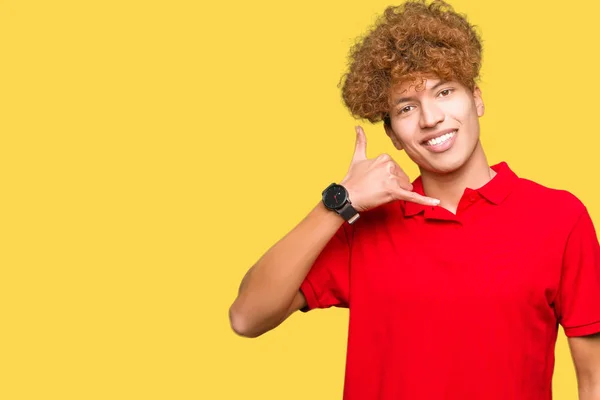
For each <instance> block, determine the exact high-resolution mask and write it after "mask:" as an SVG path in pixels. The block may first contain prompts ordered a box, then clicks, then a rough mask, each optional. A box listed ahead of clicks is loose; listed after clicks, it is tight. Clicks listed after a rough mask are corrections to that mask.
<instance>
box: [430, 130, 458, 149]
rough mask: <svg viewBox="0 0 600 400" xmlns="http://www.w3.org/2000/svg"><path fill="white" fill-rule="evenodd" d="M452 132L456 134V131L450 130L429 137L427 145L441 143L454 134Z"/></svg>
mask: <svg viewBox="0 0 600 400" xmlns="http://www.w3.org/2000/svg"><path fill="white" fill-rule="evenodd" d="M454 134H456V131H452V132H449V133H446V134H444V135H442V136H439V137H436V138H433V139H429V140H428V141H427V142H426V143H427V144H428V145H429V146H436V145H438V144H442V143H444V142H445V141H446V140H448V139H450V138H452V136H454Z"/></svg>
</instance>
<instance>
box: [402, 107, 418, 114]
mask: <svg viewBox="0 0 600 400" xmlns="http://www.w3.org/2000/svg"><path fill="white" fill-rule="evenodd" d="M414 107H415V106H405V107H402V108H401V109H399V110H398V114H405V113H407V112H409V111H410V110H412V109H413V108H414Z"/></svg>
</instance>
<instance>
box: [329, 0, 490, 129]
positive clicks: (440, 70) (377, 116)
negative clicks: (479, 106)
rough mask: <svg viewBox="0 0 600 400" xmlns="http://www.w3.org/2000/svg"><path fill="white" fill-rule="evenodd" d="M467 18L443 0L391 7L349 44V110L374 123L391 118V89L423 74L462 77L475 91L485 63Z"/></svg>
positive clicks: (345, 93) (411, 0) (345, 85)
mask: <svg viewBox="0 0 600 400" xmlns="http://www.w3.org/2000/svg"><path fill="white" fill-rule="evenodd" d="M475 28H476V27H475V26H474V25H471V24H470V23H469V22H468V21H467V19H466V17H465V16H464V15H462V14H458V13H456V12H455V11H454V9H453V8H452V6H451V5H450V4H448V3H446V2H444V1H442V0H434V1H433V2H432V3H431V4H430V5H427V4H426V2H425V0H408V1H407V2H405V3H404V4H402V5H401V6H397V7H388V8H387V9H386V10H385V11H384V13H383V14H382V15H381V16H380V17H379V18H378V20H377V21H376V24H375V26H374V28H372V29H371V31H370V32H368V33H367V34H366V36H364V37H363V38H359V40H358V41H357V42H356V44H355V45H354V46H352V48H351V49H350V55H349V68H348V71H347V72H346V73H345V74H344V75H343V77H342V80H341V81H340V85H341V86H342V98H343V101H344V103H345V104H346V106H347V107H348V109H349V110H350V113H351V114H352V115H353V116H354V117H356V118H361V119H367V120H369V121H370V122H372V123H375V122H379V121H381V120H384V119H386V118H387V114H388V112H389V109H390V106H391V104H390V100H391V99H390V93H391V91H390V89H391V88H393V87H394V86H396V85H398V84H401V83H405V82H410V83H413V82H417V81H418V80H419V79H421V83H420V84H417V85H416V90H421V89H422V88H423V83H424V77H425V76H429V75H435V76H437V77H439V78H440V79H444V80H453V81H458V82H460V83H462V84H463V85H465V86H466V87H468V88H470V89H471V90H473V88H474V87H475V81H476V79H477V78H478V77H479V70H480V67H481V53H482V46H481V39H480V37H479V35H478V34H477V32H476V31H475Z"/></svg>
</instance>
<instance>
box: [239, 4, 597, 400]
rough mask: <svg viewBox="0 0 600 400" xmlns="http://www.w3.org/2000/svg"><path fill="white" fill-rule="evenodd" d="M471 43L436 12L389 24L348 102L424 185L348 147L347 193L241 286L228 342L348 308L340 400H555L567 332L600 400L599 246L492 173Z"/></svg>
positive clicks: (503, 167)
mask: <svg viewBox="0 0 600 400" xmlns="http://www.w3.org/2000/svg"><path fill="white" fill-rule="evenodd" d="M480 64H481V44H480V39H479V37H478V36H477V34H476V33H475V32H474V30H473V27H472V26H471V25H470V24H469V23H468V22H467V21H466V19H465V18H464V17H463V16H461V15H459V14H457V13H455V12H454V11H453V10H452V8H451V7H450V6H449V5H448V4H446V3H443V2H441V1H435V2H433V3H432V4H430V5H427V4H425V3H424V2H421V1H410V2H407V3H405V4H404V5H402V6H400V7H390V8H388V9H387V10H386V11H385V13H384V15H383V16H382V18H381V19H380V21H379V23H378V24H377V26H376V27H375V28H374V29H373V30H372V31H371V32H370V33H369V34H368V35H367V36H366V37H365V38H364V40H363V41H362V42H361V43H359V44H358V45H356V47H355V48H354V49H353V55H352V64H351V66H350V70H349V72H348V74H347V75H346V77H345V81H344V86H343V98H344V100H345V102H346V104H347V106H348V107H349V109H350V111H351V112H352V114H353V115H355V116H357V117H359V118H364V119H368V120H369V121H371V122H377V121H382V120H383V121H384V128H385V132H386V134H387V135H388V136H389V137H390V139H391V140H392V142H393V143H394V146H395V147H396V148H397V149H398V150H404V151H406V153H407V155H408V156H409V157H410V159H411V160H412V161H414V162H415V163H416V164H417V165H418V167H419V170H420V173H421V175H420V176H419V177H418V178H417V179H416V180H415V181H414V182H413V183H411V182H409V179H408V177H407V176H406V175H405V173H404V172H403V171H402V168H401V167H400V166H399V165H398V164H396V163H395V162H394V161H393V159H392V158H391V157H390V156H389V155H381V156H378V157H377V158H375V159H368V158H367V156H366V138H365V134H364V132H363V130H362V128H360V127H358V128H357V139H356V149H355V153H354V156H353V158H352V162H351V165H350V168H349V171H348V173H347V175H346V177H345V178H344V179H343V180H342V181H341V182H340V184H339V185H332V186H330V187H328V188H326V189H325V188H324V189H325V191H324V192H323V199H322V201H321V202H319V204H317V206H316V207H315V208H314V209H313V210H312V211H311V212H310V213H309V215H308V216H307V217H306V218H305V219H304V220H303V221H301V222H300V223H299V224H298V225H297V226H296V227H295V228H294V229H293V230H292V231H291V232H289V233H288V234H287V235H286V236H285V237H284V238H282V239H281V240H280V241H279V242H278V243H276V244H275V245H274V246H273V247H272V248H271V249H270V250H269V251H268V252H267V253H266V254H265V255H264V256H263V257H262V258H261V259H260V260H259V261H258V262H257V263H256V264H255V265H254V266H253V267H252V268H251V269H250V271H249V272H248V273H247V274H246V276H245V277H244V279H243V281H242V284H241V286H240V291H239V294H238V297H237V298H236V299H235V301H234V303H233V304H232V306H231V308H230V320H231V324H232V327H233V329H234V330H235V331H236V332H237V333H238V334H240V335H243V336H247V337H256V336H258V335H261V334H263V333H264V332H267V331H268V330H270V329H273V328H275V327H276V326H277V325H279V324H280V323H282V322H283V321H284V320H285V319H286V318H287V317H288V316H289V315H290V314H292V313H293V312H295V311H297V310H302V311H308V310H311V309H315V308H327V307H332V306H335V307H348V308H349V310H350V323H349V332H348V334H349V337H348V354H347V367H346V379H345V386H344V398H345V399H346V400H366V399H369V400H370V399H411V400H412V399H419V400H427V399H431V400H433V399H436V400H438V399H456V400H459V399H460V400H469V399H478V400H479V399H486V400H494V399H498V400H501V399H502V400H505V399H518V400H533V399H536V400H538V399H539V400H542V399H543V400H550V399H551V398H552V393H551V387H552V374H553V367H554V345H555V341H556V337H557V332H558V325H559V324H560V325H561V326H562V327H563V328H564V330H565V332H566V335H567V337H568V338H569V339H568V340H569V345H570V348H571V352H572V356H573V360H574V362H575V367H576V371H577V377H578V383H579V396H580V397H579V398H580V399H581V400H600V336H599V335H598V333H599V332H600V247H599V245H598V239H597V236H596V232H595V229H594V226H593V223H592V220H591V218H590V215H589V214H588V212H587V209H586V207H585V206H584V205H583V204H582V203H581V202H580V201H579V200H578V199H577V198H576V197H575V196H573V195H572V194H570V193H568V192H566V191H562V190H555V189H550V188H546V187H544V186H541V185H539V184H537V183H534V182H532V181H530V180H527V179H524V178H521V177H519V176H517V174H515V173H514V172H513V171H512V170H511V169H510V167H509V166H508V165H507V163H505V162H502V163H499V164H497V165H493V166H491V167H490V166H489V165H488V162H487V159H486V156H485V153H484V150H483V148H482V145H481V142H480V140H479V134H480V132H479V117H481V116H482V115H483V114H484V103H483V99H482V96H481V91H480V89H479V87H478V86H477V85H476V84H475V81H476V78H477V77H478V74H479V69H480Z"/></svg>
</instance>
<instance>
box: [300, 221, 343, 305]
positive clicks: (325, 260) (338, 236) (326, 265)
mask: <svg viewBox="0 0 600 400" xmlns="http://www.w3.org/2000/svg"><path fill="white" fill-rule="evenodd" d="M351 234H352V231H351V230H350V228H348V227H347V224H344V225H342V226H341V227H340V228H339V229H338V231H337V232H336V233H335V235H333V237H332V238H331V239H330V240H329V242H328V243H327V245H325V247H324V248H323V251H321V253H320V254H319V256H318V257H317V259H316V260H315V262H314V263H313V265H312V267H311V269H310V271H309V272H308V275H307V276H306V278H305V279H304V281H303V282H302V284H301V286H300V290H301V291H302V293H303V294H304V297H305V298H306V303H307V306H306V307H305V308H303V309H301V311H303V312H306V311H309V310H312V309H315V308H329V307H344V308H347V307H348V297H349V291H350V243H351V240H350V237H351Z"/></svg>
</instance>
